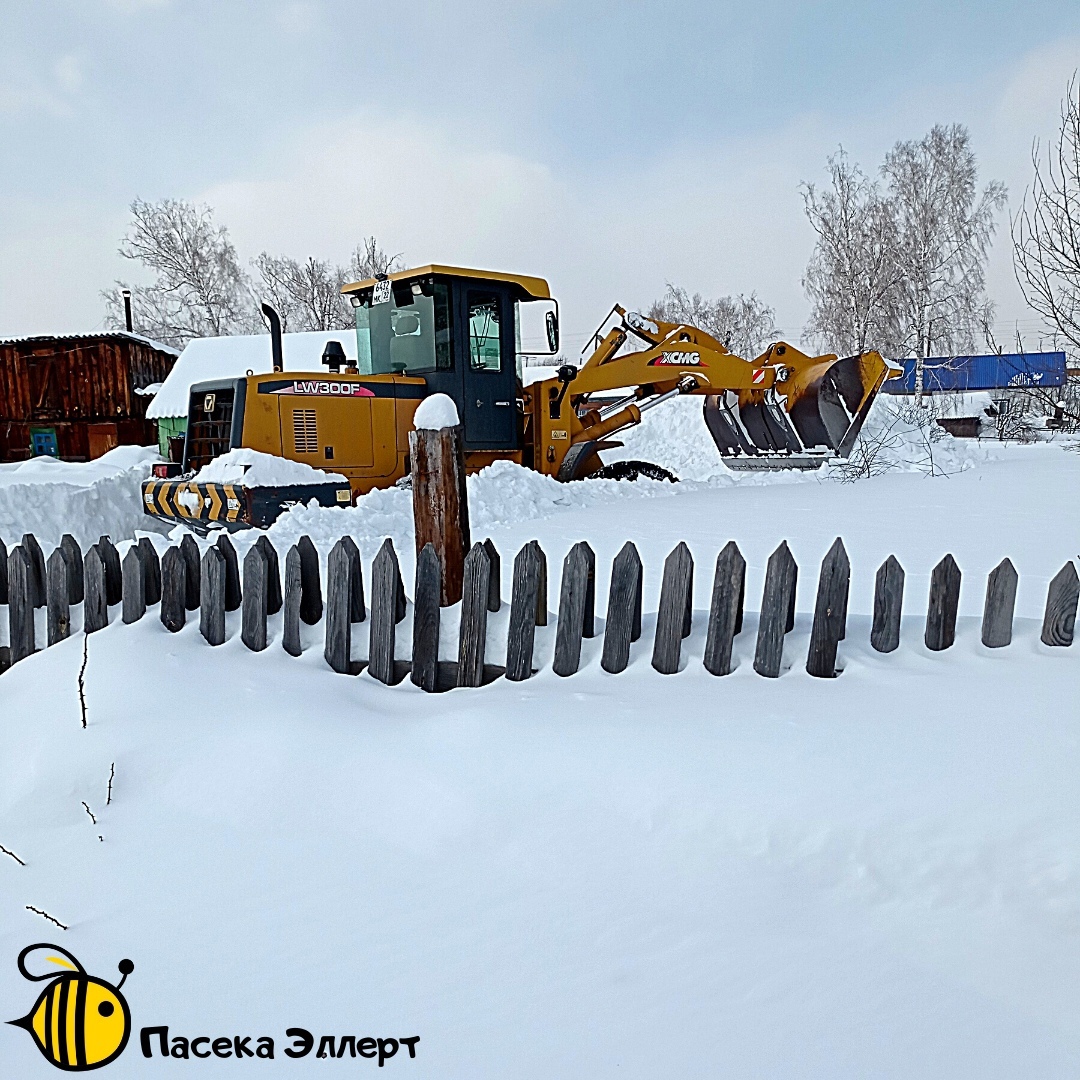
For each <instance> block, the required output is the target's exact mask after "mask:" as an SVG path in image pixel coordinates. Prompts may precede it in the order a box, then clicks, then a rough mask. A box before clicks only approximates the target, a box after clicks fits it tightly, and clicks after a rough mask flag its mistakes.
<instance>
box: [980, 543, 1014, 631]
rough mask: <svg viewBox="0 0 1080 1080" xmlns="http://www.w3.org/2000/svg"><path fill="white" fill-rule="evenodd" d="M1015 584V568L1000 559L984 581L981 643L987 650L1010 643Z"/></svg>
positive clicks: (1007, 561)
mask: <svg viewBox="0 0 1080 1080" xmlns="http://www.w3.org/2000/svg"><path fill="white" fill-rule="evenodd" d="M1016 583H1017V574H1016V567H1014V566H1013V564H1012V562H1011V561H1010V560H1009V559H1002V560H1001V562H999V563H998V564H997V566H995V567H994V569H993V570H991V571H990V576H989V577H988V578H987V579H986V602H985V603H984V604H983V620H982V643H983V644H984V645H985V646H986V647H987V648H988V649H1001V648H1004V647H1005V646H1006V645H1008V644H1010V643H1011V642H1012V628H1013V611H1014V609H1015V607H1016Z"/></svg>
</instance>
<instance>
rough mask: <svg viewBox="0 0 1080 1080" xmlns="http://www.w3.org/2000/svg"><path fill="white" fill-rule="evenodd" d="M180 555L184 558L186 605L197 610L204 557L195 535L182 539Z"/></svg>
mask: <svg viewBox="0 0 1080 1080" xmlns="http://www.w3.org/2000/svg"><path fill="white" fill-rule="evenodd" d="M180 555H181V556H182V557H183V560H184V607H186V608H187V609H188V611H196V610H198V607H199V597H200V596H202V557H201V556H200V555H199V545H198V544H196V543H195V540H194V538H193V537H191V536H185V537H184V538H183V540H181V541H180Z"/></svg>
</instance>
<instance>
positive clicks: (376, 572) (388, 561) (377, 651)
mask: <svg viewBox="0 0 1080 1080" xmlns="http://www.w3.org/2000/svg"><path fill="white" fill-rule="evenodd" d="M400 580H401V570H400V568H399V567H398V560H397V552H396V551H394V544H393V541H392V540H390V538H389V537H387V539H385V540H384V541H383V543H382V547H380V548H379V550H378V552H377V553H376V555H375V559H374V561H373V562H372V564H371V618H370V620H369V621H370V631H369V638H368V674H370V675H371V677H372V678H373V679H377V680H378V681H379V682H381V683H385V684H386V685H387V686H391V685H393V683H394V679H395V671H394V646H395V643H396V638H397V629H396V628H397V590H398V583H399V582H400Z"/></svg>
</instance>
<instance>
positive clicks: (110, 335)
mask: <svg viewBox="0 0 1080 1080" xmlns="http://www.w3.org/2000/svg"><path fill="white" fill-rule="evenodd" d="M117 338H120V339H122V340H124V341H137V342H139V343H140V344H142V345H149V346H150V348H152V349H157V350H158V351H159V352H163V353H168V354H169V355H170V356H179V355H180V350H179V349H174V348H173V347H172V346H171V345H165V344H163V343H162V342H160V341H155V340H154V339H153V338H148V337H143V335H142V334H132V333H129V332H128V331H127V330H103V331H101V333H98V334H31V335H29V336H27V337H12V338H0V345H22V344H24V343H25V344H30V343H31V342H35V341H57V342H62V341H71V342H75V341H108V340H110V339H117Z"/></svg>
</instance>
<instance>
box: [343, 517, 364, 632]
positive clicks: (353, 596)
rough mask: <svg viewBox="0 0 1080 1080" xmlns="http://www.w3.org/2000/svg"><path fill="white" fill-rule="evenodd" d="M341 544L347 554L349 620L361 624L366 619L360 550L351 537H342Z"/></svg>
mask: <svg viewBox="0 0 1080 1080" xmlns="http://www.w3.org/2000/svg"><path fill="white" fill-rule="evenodd" d="M341 543H342V544H343V545H344V546H345V550H346V551H347V552H348V554H349V567H350V570H349V582H350V584H349V620H350V621H351V622H363V621H364V620H365V619H366V618H367V607H366V605H365V603H364V566H363V563H362V562H361V560H360V549H359V548H358V547H357V546H356V541H355V540H354V539H353V538H352V537H351V536H343V537H342V538H341Z"/></svg>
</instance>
